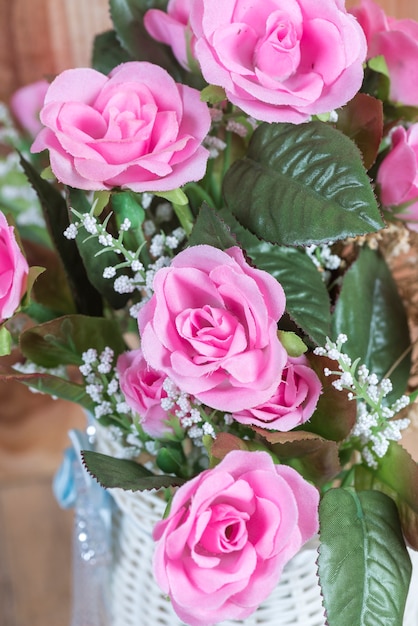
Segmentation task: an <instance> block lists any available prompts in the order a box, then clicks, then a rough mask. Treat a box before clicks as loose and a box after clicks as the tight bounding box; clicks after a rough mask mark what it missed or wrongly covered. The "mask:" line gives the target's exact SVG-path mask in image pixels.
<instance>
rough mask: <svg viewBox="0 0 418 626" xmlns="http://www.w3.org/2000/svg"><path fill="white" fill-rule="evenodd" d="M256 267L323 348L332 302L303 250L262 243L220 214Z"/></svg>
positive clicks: (304, 328) (292, 313)
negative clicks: (267, 275) (275, 284)
mask: <svg viewBox="0 0 418 626" xmlns="http://www.w3.org/2000/svg"><path fill="white" fill-rule="evenodd" d="M219 215H220V217H221V219H222V220H223V221H224V222H226V224H227V225H228V226H229V228H230V229H231V232H232V234H233V235H234V236H235V237H236V239H237V242H238V243H239V245H240V246H241V247H242V248H243V249H244V250H245V251H246V253H247V254H248V256H249V257H250V258H251V259H252V260H253V261H254V264H255V265H256V266H257V267H258V268H259V269H262V270H265V271H266V272H269V273H270V274H271V275H272V276H274V277H275V278H276V279H277V280H278V281H279V283H280V284H281V285H282V287H283V289H284V292H285V294H286V310H287V312H288V313H289V315H290V317H291V318H292V320H293V321H294V322H295V323H296V325H297V326H298V327H299V328H301V329H302V330H303V332H304V333H306V335H307V336H308V337H310V338H311V339H312V340H313V341H314V342H315V343H317V344H320V345H323V344H324V342H325V340H326V338H327V336H329V333H330V330H331V313H330V300H329V296H328V292H327V289H326V287H325V284H324V282H323V281H322V279H321V275H320V273H319V272H318V270H317V268H316V267H315V265H314V264H313V263H312V261H311V260H310V258H309V257H308V255H307V254H306V253H305V252H304V250H300V249H298V248H287V247H286V246H277V245H274V244H271V243H268V242H266V241H264V242H263V241H260V240H259V239H258V238H257V237H256V236H255V235H253V234H252V233H250V232H249V231H248V230H247V229H245V228H244V227H243V226H241V224H239V222H237V220H236V219H235V218H234V216H233V215H231V213H230V212H229V211H228V210H227V209H223V210H221V211H219ZM193 234H194V233H192V235H193Z"/></svg>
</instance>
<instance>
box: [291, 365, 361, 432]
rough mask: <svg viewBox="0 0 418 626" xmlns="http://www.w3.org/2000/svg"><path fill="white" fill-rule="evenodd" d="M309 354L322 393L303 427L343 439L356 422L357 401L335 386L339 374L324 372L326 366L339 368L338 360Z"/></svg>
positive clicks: (331, 368) (334, 369)
mask: <svg viewBox="0 0 418 626" xmlns="http://www.w3.org/2000/svg"><path fill="white" fill-rule="evenodd" d="M307 356H308V359H309V362H310V364H311V367H312V369H313V370H314V371H315V372H316V374H317V375H318V377H319V379H320V381H321V383H322V394H321V395H320V396H319V400H318V404H317V406H316V409H315V412H314V414H313V415H312V417H311V419H310V420H309V421H308V422H305V424H303V426H301V428H302V430H307V431H309V432H313V433H316V434H317V435H321V437H325V438H326V439H331V440H332V441H343V439H345V438H346V437H348V435H349V434H350V432H351V430H352V428H353V426H354V424H355V423H356V416H357V407H356V403H355V402H353V401H351V400H349V399H348V391H346V390H343V391H338V390H337V389H335V387H333V385H332V383H333V381H334V380H336V379H337V378H339V377H338V376H334V375H331V376H325V374H324V368H325V367H328V368H329V369H330V370H331V371H337V370H338V364H337V363H336V361H331V359H328V358H327V357H322V356H321V357H319V356H316V355H315V354H311V353H310V354H308V355H307Z"/></svg>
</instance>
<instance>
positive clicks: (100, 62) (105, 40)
mask: <svg viewBox="0 0 418 626" xmlns="http://www.w3.org/2000/svg"><path fill="white" fill-rule="evenodd" d="M127 61H132V57H131V56H130V54H129V53H128V52H127V51H126V50H125V49H124V48H122V46H121V45H120V42H119V40H118V38H117V36H116V33H115V31H114V30H108V31H106V32H105V33H100V34H99V35H96V37H95V39H94V45H93V55H92V66H93V67H94V69H95V70H97V71H98V72H102V74H109V72H110V71H111V70H113V68H114V67H116V66H117V65H119V64H120V63H126V62H127Z"/></svg>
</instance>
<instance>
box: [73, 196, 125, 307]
mask: <svg viewBox="0 0 418 626" xmlns="http://www.w3.org/2000/svg"><path fill="white" fill-rule="evenodd" d="M68 198H69V203H70V206H71V207H73V208H74V209H76V210H77V211H78V212H79V213H89V212H90V209H91V206H90V203H89V202H88V200H87V198H86V195H85V193H84V192H83V191H80V190H79V189H72V188H69V189H68ZM71 220H72V221H74V222H76V221H78V220H77V218H75V217H74V215H72V216H71ZM76 243H77V247H78V251H79V253H80V256H81V258H82V260H83V263H84V267H85V269H86V272H87V276H88V279H89V281H90V282H91V284H92V285H94V287H95V289H97V291H98V292H99V293H100V294H101V295H102V296H103V297H104V298H106V300H107V301H108V302H109V304H110V305H111V306H112V307H113V308H115V309H120V308H122V307H123V306H125V304H126V302H127V301H128V299H129V297H130V294H119V293H117V292H116V291H115V289H114V287H113V284H114V281H115V278H116V277H117V276H118V275H120V274H126V269H125V270H119V271H117V272H116V275H115V278H112V279H109V278H104V277H103V270H104V269H105V267H110V266H112V267H114V266H115V265H117V264H118V263H120V261H121V258H120V256H118V255H117V254H116V252H113V251H112V250H108V251H106V252H104V251H103V246H102V245H101V244H100V243H99V240H98V238H97V237H90V235H89V233H88V232H87V231H86V229H85V228H83V227H81V228H79V229H78V231H77V237H76ZM99 253H100V254H99Z"/></svg>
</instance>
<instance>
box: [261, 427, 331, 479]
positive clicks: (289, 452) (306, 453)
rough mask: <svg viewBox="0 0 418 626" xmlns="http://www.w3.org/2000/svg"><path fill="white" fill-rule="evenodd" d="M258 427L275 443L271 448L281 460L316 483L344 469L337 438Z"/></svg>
mask: <svg viewBox="0 0 418 626" xmlns="http://www.w3.org/2000/svg"><path fill="white" fill-rule="evenodd" d="M256 430H257V433H258V434H259V435H261V436H262V437H264V438H265V439H266V441H268V442H269V443H270V444H271V450H272V451H273V453H274V454H275V455H276V457H277V458H278V459H280V461H282V462H285V463H287V464H288V465H291V466H292V467H293V468H294V469H296V470H297V471H298V472H299V473H300V474H302V476H303V477H304V478H306V480H310V481H312V482H314V483H315V484H316V485H324V484H325V483H327V482H328V481H330V480H332V479H333V478H335V476H337V474H339V472H340V471H341V467H340V462H339V458H338V447H337V444H336V443H335V442H334V441H328V440H327V439H323V438H322V437H319V436H318V435H315V434H312V433H308V432H303V431H298V432H294V431H293V432H286V433H281V432H273V431H263V430H262V429H261V428H257V429H256Z"/></svg>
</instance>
